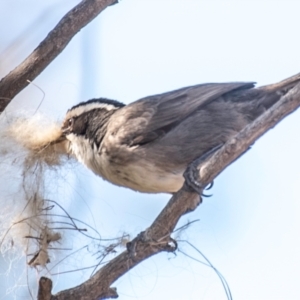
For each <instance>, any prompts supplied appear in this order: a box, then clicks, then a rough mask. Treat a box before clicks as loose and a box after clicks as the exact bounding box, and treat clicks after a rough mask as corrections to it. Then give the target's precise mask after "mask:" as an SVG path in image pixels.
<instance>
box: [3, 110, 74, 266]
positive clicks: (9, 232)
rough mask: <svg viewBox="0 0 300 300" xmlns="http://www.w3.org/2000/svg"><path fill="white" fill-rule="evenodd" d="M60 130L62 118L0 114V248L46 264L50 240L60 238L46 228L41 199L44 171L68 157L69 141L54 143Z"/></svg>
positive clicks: (46, 211)
mask: <svg viewBox="0 0 300 300" xmlns="http://www.w3.org/2000/svg"><path fill="white" fill-rule="evenodd" d="M60 136H61V130H60V124H58V123H57V122H54V121H52V120H49V119H48V118H46V117H45V116H43V115H37V114H35V115H34V116H31V117H26V115H24V114H23V115H20V116H7V115H5V113H3V114H2V115H1V116H0V205H1V212H0V250H1V251H2V253H3V252H6V251H8V250H9V251H10V252H12V251H13V252H16V253H18V254H19V256H22V253H23V254H24V253H25V255H27V256H28V258H27V262H28V264H29V265H31V266H35V267H36V266H37V265H41V266H45V265H46V263H47V262H48V260H49V259H48V256H49V255H48V246H49V245H50V244H51V243H52V244H53V243H55V242H58V241H59V240H60V239H61V234H60V233H59V232H53V231H51V230H49V228H48V224H49V223H51V222H53V219H52V217H51V214H50V213H49V203H48V202H47V201H45V197H46V192H45V186H46V181H47V178H48V177H47V176H48V175H49V174H48V171H49V170H50V169H51V170H53V169H55V168H59V167H61V166H62V165H64V164H65V163H66V162H67V158H68V156H67V143H66V142H62V143H53V142H54V141H56V140H57V139H58V138H59V137H60ZM50 237H52V238H50ZM20 249H22V250H23V251H19V250H20Z"/></svg>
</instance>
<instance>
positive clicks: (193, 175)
mask: <svg viewBox="0 0 300 300" xmlns="http://www.w3.org/2000/svg"><path fill="white" fill-rule="evenodd" d="M221 147H222V144H221V145H218V146H216V147H214V148H212V149H211V150H209V151H208V152H206V153H204V154H203V155H202V156H201V157H199V158H197V159H196V160H194V161H193V162H192V163H191V164H189V166H188V167H187V169H186V171H185V172H184V174H183V176H184V179H185V182H186V185H187V186H188V188H190V189H191V190H192V191H193V192H196V193H197V194H199V195H201V196H203V197H211V196H212V195H206V194H203V190H204V189H205V186H203V184H202V183H201V181H200V178H199V169H198V166H199V165H201V164H202V163H203V162H204V161H206V160H207V159H208V158H209V157H210V156H212V155H213V154H214V153H215V152H216V151H217V150H219V149H220V148H221ZM212 187H213V182H211V183H210V184H209V186H208V187H207V188H206V190H209V189H211V188H212Z"/></svg>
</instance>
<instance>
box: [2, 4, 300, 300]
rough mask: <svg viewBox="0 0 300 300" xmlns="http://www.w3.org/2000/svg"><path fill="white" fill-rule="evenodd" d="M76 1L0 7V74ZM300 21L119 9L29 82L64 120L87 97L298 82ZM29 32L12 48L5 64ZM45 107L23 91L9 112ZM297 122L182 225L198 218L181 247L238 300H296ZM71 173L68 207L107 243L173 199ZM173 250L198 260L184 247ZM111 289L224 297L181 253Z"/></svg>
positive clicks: (169, 8)
mask: <svg viewBox="0 0 300 300" xmlns="http://www.w3.org/2000/svg"><path fill="white" fill-rule="evenodd" d="M77 2H78V1H71V0H68V1H65V2H64V3H63V4H62V3H60V1H43V2H40V1H33V0H26V1H24V0H23V1H20V0H19V1H17V0H10V1H9V2H8V1H1V2H0V23H1V26H0V28H1V29H0V36H1V45H0V75H1V76H3V75H4V74H6V73H7V72H8V71H9V70H10V69H11V68H12V66H14V65H17V64H18V63H19V62H20V61H22V59H23V58H25V57H26V56H27V55H28V54H29V53H30V52H31V51H32V50H33V48H34V47H35V46H36V45H37V44H38V42H39V41H40V40H41V39H42V38H44V36H45V35H46V34H47V33H48V31H49V30H50V29H51V28H52V27H53V26H54V25H55V24H56V23H57V21H58V20H59V19H60V18H61V17H62V16H63V14H64V13H65V12H66V11H68V9H69V8H71V7H72V6H74V5H75V4H76V3H77ZM48 7H49V8H50V10H47V8H48ZM46 10H47V14H45V15H44V16H43V17H42V18H40V19H39V20H38V21H37V23H34V22H35V20H37V19H38V18H39V16H40V15H41V14H42V13H44V11H46ZM299 11H300V2H299V1H296V0H295V1H292V0H282V1H275V0H272V1H271V0H270V1H267V0H260V1H230V0H223V1H221V0H219V1H218V0H211V1H208V0H206V1H201V0H198V1H196V0H194V1H192V0H188V1H184V0H160V1H158V0H140V1H137V0H123V1H121V3H120V4H118V5H115V6H113V7H110V8H108V9H107V10H106V11H105V12H104V13H103V14H101V15H100V16H99V17H98V18H97V19H95V20H94V21H93V22H92V23H91V24H89V25H88V26H87V27H86V28H85V29H83V30H81V31H80V33H79V34H78V35H77V36H76V37H75V38H74V39H73V40H72V41H71V43H70V44H69V45H68V46H67V48H66V49H65V51H64V52H63V53H62V54H61V55H60V56H59V57H58V58H57V59H56V60H55V61H54V62H53V63H52V64H51V65H50V66H49V67H48V68H47V69H46V70H45V71H44V72H43V73H42V74H41V75H40V76H39V77H38V78H37V79H36V80H35V81H34V82H35V84H37V85H38V86H39V87H40V88H42V89H43V91H44V93H45V98H44V101H43V104H42V106H41V111H43V112H45V113H47V114H51V115H52V116H54V117H55V118H56V119H60V118H62V117H63V115H64V113H65V111H66V110H67V109H68V108H69V107H70V106H71V105H73V104H76V103H78V102H79V101H83V100H88V99H89V98H94V97H100V96H103V97H107V98H112V99H117V100H120V101H122V102H125V103H129V102H131V101H134V100H137V99H138V98H140V97H143V96H147V95H151V94H155V93H160V92H165V91H169V90H172V89H176V88H180V87H183V86H187V85H192V84H197V83H202V82H218V81H256V82H257V83H258V84H259V85H263V84H267V83H273V82H276V81H279V80H281V79H284V78H286V77H288V76H291V75H293V74H295V73H298V72H300V58H299V53H300V40H299V28H300V20H299ZM16 20H17V21H16ZM33 23H34V25H33V26H31V27H30V28H29V30H28V31H27V32H26V35H25V36H24V35H23V36H22V39H21V40H20V41H19V43H18V44H17V45H16V46H17V48H13V49H12V50H10V51H7V52H6V53H5V55H1V53H2V52H3V51H4V49H5V48H6V47H7V46H8V45H9V44H10V43H11V42H12V41H14V40H15V38H16V37H17V36H18V35H19V34H20V33H22V32H23V31H24V30H25V29H26V28H27V27H28V26H30V25H31V24H33ZM41 97H42V96H41V92H40V91H39V90H38V89H36V88H35V87H34V86H29V87H27V88H26V89H25V90H24V91H23V92H21V93H20V94H19V95H18V96H17V97H16V99H15V101H14V103H12V106H11V108H12V109H14V107H17V105H20V104H21V105H22V107H23V109H25V110H27V109H28V110H32V111H34V110H35V109H36V107H37V105H38V103H39V102H40V100H41ZM15 105H16V106H15ZM299 119H300V114H299V111H298V112H296V113H294V114H293V115H291V116H289V117H288V118H287V119H286V120H284V121H283V122H282V123H281V124H279V125H278V126H277V127H276V128H275V129H273V130H271V131H270V132H269V133H267V134H266V135H265V136H263V137H262V138H261V139H260V140H259V141H258V142H257V143H255V145H254V146H253V147H252V149H251V150H250V151H248V152H247V154H246V155H244V156H243V157H242V158H241V159H239V160H238V161H237V162H235V163H234V164H233V165H232V166H230V167H229V168H228V169H226V171H224V172H223V173H222V174H221V175H220V176H219V177H218V178H217V179H216V180H215V185H214V188H213V189H212V193H213V197H211V198H208V199H204V202H203V204H202V205H201V206H200V207H199V208H198V209H197V210H196V211H195V212H193V213H191V214H189V215H186V216H185V217H184V218H183V220H182V221H181V222H180V224H184V223H185V222H187V220H194V219H200V221H199V222H198V223H196V224H194V225H193V226H192V227H191V228H189V229H188V230H187V231H186V232H185V233H184V234H183V235H182V237H181V238H182V239H188V240H189V241H190V242H191V243H193V244H194V245H195V246H197V247H198V248H199V249H200V250H201V251H202V252H203V253H204V254H205V255H206V256H207V257H208V258H209V259H210V261H211V262H212V263H213V264H214V266H215V267H216V268H217V269H218V270H219V271H220V272H221V273H222V274H223V275H224V277H225V278H226V280H227V281H228V283H229V285H230V288H231V292H232V294H233V298H234V299H249V300H250V299H251V300H252V299H253V300H254V299H255V300H256V299H262V300H263V299H300V285H299V269H300V259H299V253H300V239H299V236H300V235H299V232H300V218H299V215H300V204H299V200H300V175H299V168H300V158H299V151H300V137H299V129H300V120H299ZM75 171H76V172H77V173H76V174H78V175H77V176H76V180H74V181H72V182H71V183H70V184H74V186H73V187H72V188H73V190H74V194H73V196H72V205H71V208H70V209H71V210H72V211H73V212H74V214H78V215H79V216H80V217H81V218H86V219H87V220H91V215H90V212H89V211H93V216H94V218H95V219H96V220H97V226H98V230H99V231H100V232H101V233H102V234H103V235H104V236H112V235H117V234H118V233H120V232H122V231H123V230H125V231H127V232H129V233H130V234H132V235H133V236H134V235H135V234H137V233H138V232H140V231H142V230H144V229H145V228H147V227H148V226H149V225H150V224H151V222H152V221H153V220H154V218H155V217H156V216H157V214H158V213H159V211H160V210H161V209H162V208H163V207H164V205H165V204H166V201H167V199H168V198H169V196H168V195H143V194H139V193H136V192H133V191H131V190H128V189H123V188H119V187H116V186H113V185H111V184H109V183H105V182H103V181H102V180H101V179H100V178H98V177H96V176H94V175H93V174H92V173H91V172H90V171H87V170H85V168H84V167H78V168H76V169H75ZM77 193H79V194H80V195H81V196H82V198H81V199H75V198H76V194H77ZM77 198H78V197H77ZM82 199H84V203H83V200H82ZM87 207H88V208H87ZM77 208H79V209H77ZM82 212H85V215H83V213H82ZM179 247H180V249H182V250H183V251H185V252H187V253H189V254H190V255H194V256H195V257H196V258H198V259H200V257H199V256H197V254H196V253H194V252H193V251H192V249H191V248H189V247H188V246H187V245H186V244H184V243H180V244H179ZM74 265H75V264H74ZM1 272H4V271H3V270H2V271H1ZM72 276H73V277H72V280H73V281H72V282H70V281H69V282H68V280H69V279H70V278H71V275H61V276H60V277H59V281H60V283H59V284H58V285H57V286H56V288H55V291H58V290H60V289H62V288H65V287H71V286H73V285H74V282H78V283H79V282H81V281H82V280H83V278H84V277H81V276H82V274H81V273H80V274H78V275H76V274H75V275H72ZM54 280H55V278H54ZM114 286H116V287H117V288H118V293H119V295H120V299H126V300H127V299H144V300H146V299H226V298H225V293H224V290H223V289H222V285H221V283H220V281H219V279H218V278H217V276H216V275H215V273H213V272H212V270H211V269H209V268H206V267H204V266H203V265H201V264H199V263H195V262H193V261H191V260H190V259H188V258H186V257H184V256H183V255H182V254H180V253H179V254H178V255H177V257H174V256H173V255H170V254H160V255H159V256H157V257H153V258H151V259H149V260H148V261H147V262H145V263H142V264H141V265H139V266H138V268H136V269H134V270H132V271H131V272H129V273H128V274H127V275H125V276H124V277H123V278H121V279H120V280H119V281H118V282H116V283H115V284H114ZM12 297H13V296H12V295H10V296H5V298H4V299H13V298H12ZM0 299H1V298H0ZM17 299H18V298H17Z"/></svg>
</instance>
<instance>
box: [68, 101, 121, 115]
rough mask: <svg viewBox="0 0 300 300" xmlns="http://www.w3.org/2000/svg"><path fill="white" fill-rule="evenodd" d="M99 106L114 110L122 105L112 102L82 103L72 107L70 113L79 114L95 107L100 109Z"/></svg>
mask: <svg viewBox="0 0 300 300" xmlns="http://www.w3.org/2000/svg"><path fill="white" fill-rule="evenodd" d="M98 108H105V109H106V110H113V109H118V108H120V107H117V106H114V105H112V104H108V103H95V102H94V103H83V104H82V105H80V106H78V107H76V108H74V109H71V110H70V111H69V112H68V113H69V114H71V115H72V116H75V115H76V116H79V115H81V114H83V113H85V112H88V111H91V110H93V109H98Z"/></svg>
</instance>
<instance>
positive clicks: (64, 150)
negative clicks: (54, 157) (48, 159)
mask: <svg viewBox="0 0 300 300" xmlns="http://www.w3.org/2000/svg"><path fill="white" fill-rule="evenodd" d="M49 146H50V147H51V148H53V151H54V152H57V153H61V154H69V152H70V141H69V140H68V139H67V138H66V135H65V134H64V132H62V134H61V136H60V137H58V138H57V139H56V140H54V141H52V142H51V143H50V145H49Z"/></svg>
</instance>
